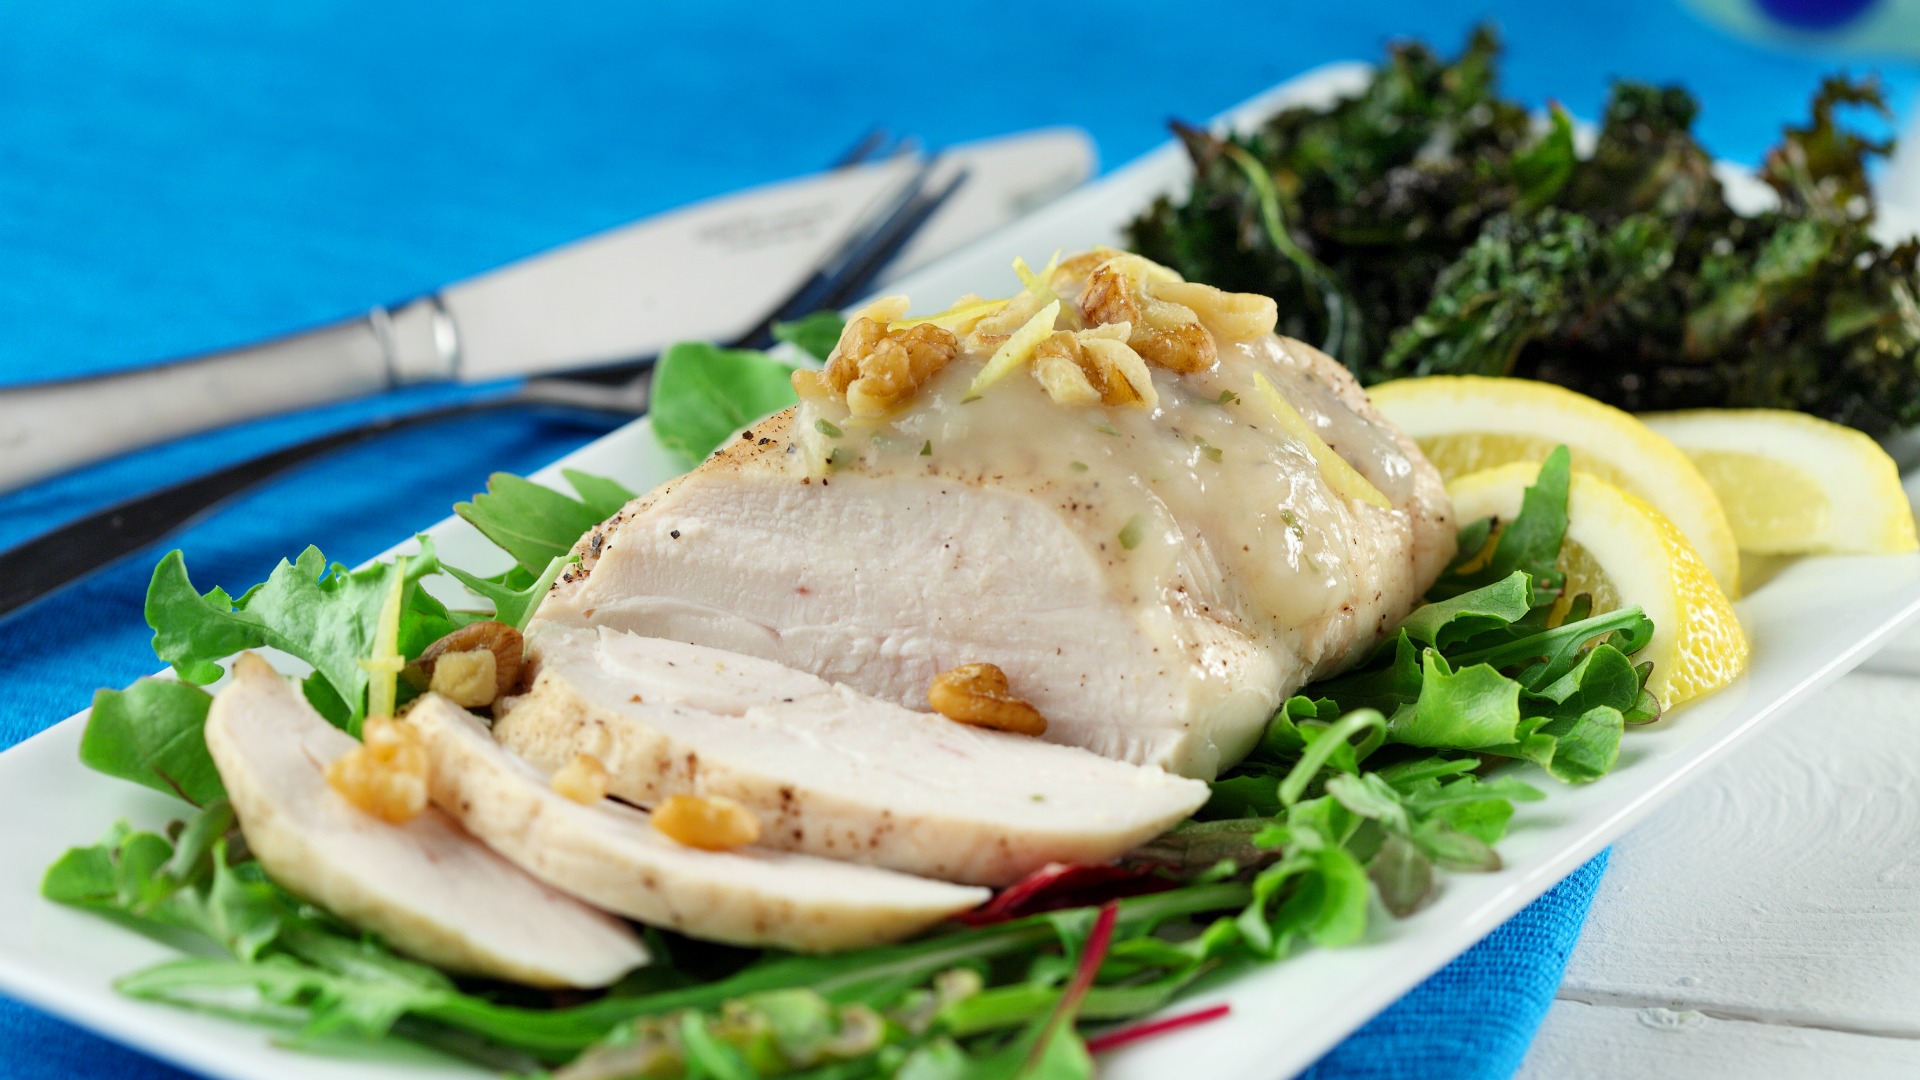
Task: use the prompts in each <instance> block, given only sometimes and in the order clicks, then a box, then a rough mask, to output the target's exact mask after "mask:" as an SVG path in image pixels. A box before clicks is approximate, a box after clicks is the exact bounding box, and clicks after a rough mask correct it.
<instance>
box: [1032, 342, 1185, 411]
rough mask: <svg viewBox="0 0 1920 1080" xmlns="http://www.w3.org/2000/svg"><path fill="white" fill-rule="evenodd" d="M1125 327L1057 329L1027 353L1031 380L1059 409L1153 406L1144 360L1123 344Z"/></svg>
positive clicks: (1155, 399) (1153, 395)
mask: <svg viewBox="0 0 1920 1080" xmlns="http://www.w3.org/2000/svg"><path fill="white" fill-rule="evenodd" d="M1130 332H1131V328H1130V327H1129V326H1128V325H1127V324H1126V323H1118V324H1114V325H1111V326H1100V327H1095V328H1094V329H1091V330H1079V331H1073V330H1059V331H1055V332H1054V333H1053V335H1052V336H1050V337H1048V338H1047V339H1046V340H1045V341H1042V342H1041V343H1040V344H1039V345H1038V346H1037V347H1036V348H1035V349H1034V351H1033V377H1034V378H1035V379H1036V380H1038V381H1039V383H1040V385H1041V386H1042V387H1045V388H1046V391H1047V396H1048V397H1050V398H1052V399H1053V400H1054V402H1055V403H1056V404H1059V405H1096V404H1098V405H1140V406H1145V407H1148V408H1151V407H1152V406H1154V405H1156V404H1158V403H1159V394H1158V393H1157V392H1156V391H1155V390H1154V388H1153V377H1152V376H1151V375H1149V374H1148V372H1147V362H1146V361H1145V360H1143V359H1141V358H1140V354H1139V353H1136V352H1134V351H1133V348H1132V347H1131V346H1129V345H1128V344H1127V338H1128V337H1129V336H1130Z"/></svg>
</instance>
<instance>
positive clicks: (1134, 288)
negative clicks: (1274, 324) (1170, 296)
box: [1080, 255, 1219, 373]
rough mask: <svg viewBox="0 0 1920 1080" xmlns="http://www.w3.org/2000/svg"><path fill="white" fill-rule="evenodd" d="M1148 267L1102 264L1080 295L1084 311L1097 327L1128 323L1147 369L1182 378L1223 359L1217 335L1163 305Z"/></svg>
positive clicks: (1185, 310)
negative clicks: (1154, 366) (1156, 367)
mask: <svg viewBox="0 0 1920 1080" xmlns="http://www.w3.org/2000/svg"><path fill="white" fill-rule="evenodd" d="M1140 264H1145V266H1146V267H1151V266H1153V264H1152V263H1148V262H1147V261H1146V260H1145V259H1142V258H1140V257H1139V256H1137V255H1123V256H1120V257H1118V258H1113V259H1108V260H1107V261H1106V262H1104V263H1101V264H1100V265H1099V266H1098V267H1095V268H1094V271H1093V273H1092V274H1091V275H1089V276H1088V278H1087V287H1086V288H1085V289H1084V290H1082V291H1081V293H1080V310H1081V311H1082V312H1084V313H1085V314H1086V317H1087V321H1088V322H1090V323H1093V324H1094V325H1096V326H1098V325H1102V324H1106V323H1126V324H1127V325H1128V326H1129V327H1130V328H1131V331H1132V332H1131V334H1130V335H1129V336H1128V338H1127V344H1128V345H1131V346H1132V347H1133V351H1134V352H1137V353H1139V354H1140V355H1141V356H1142V357H1144V358H1145V359H1146V360H1147V362H1148V363H1153V364H1158V365H1160V366H1161V367H1163V368H1166V369H1167V370H1169V371H1178V372H1182V373H1187V372H1194V371H1205V370H1206V369H1207V368H1210V367H1212V366H1213V363H1214V360H1215V359H1216V358H1218V356H1219V350H1218V349H1216V348H1215V347H1214V343H1213V335H1212V334H1210V333H1208V332H1207V328H1206V327H1205V326H1202V325H1201V323H1200V316H1199V315H1197V314H1195V312H1194V310H1193V309H1192V308H1190V307H1185V306H1183V305H1180V304H1176V303H1172V302H1170V301H1166V300H1161V299H1158V298H1157V297H1155V296H1154V295H1153V293H1152V290H1151V286H1150V285H1149V283H1148V281H1147V276H1148V272H1147V271H1146V269H1145V268H1144V267H1143V266H1141V265H1140Z"/></svg>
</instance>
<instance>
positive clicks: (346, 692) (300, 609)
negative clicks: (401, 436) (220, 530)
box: [147, 537, 452, 731]
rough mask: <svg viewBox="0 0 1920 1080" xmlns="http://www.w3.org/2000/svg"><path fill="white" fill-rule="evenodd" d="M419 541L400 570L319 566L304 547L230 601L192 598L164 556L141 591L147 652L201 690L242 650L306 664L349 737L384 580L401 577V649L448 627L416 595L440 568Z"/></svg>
mask: <svg viewBox="0 0 1920 1080" xmlns="http://www.w3.org/2000/svg"><path fill="white" fill-rule="evenodd" d="M420 543H421V548H420V552H419V553H418V554H416V555H412V556H409V557H408V558H407V559H406V560H405V567H404V568H403V569H402V568H398V567H396V566H395V564H393V563H375V564H374V565H372V566H369V567H367V568H366V569H364V570H348V569H347V568H346V567H344V566H342V565H340V564H339V563H334V564H332V565H329V564H328V563H327V560H326V557H325V556H323V555H322V554H321V553H320V549H319V548H313V547H309V548H307V549H306V550H305V551H303V552H301V553H300V556H299V558H297V559H296V560H294V561H293V562H287V561H285V560H282V561H281V563H280V565H279V566H277V567H275V568H274V571H273V573H272V574H270V575H269V576H268V577H267V580H266V581H265V582H264V583H263V584H260V585H257V586H255V587H254V588H252V589H249V590H248V591H247V592H246V594H245V595H243V596H241V597H240V598H239V599H238V600H235V599H234V598H232V597H231V596H229V595H228V594H227V592H226V591H225V590H224V589H219V588H215V589H213V590H211V591H209V592H207V593H206V594H205V595H204V596H203V595H201V594H200V593H199V592H198V591H196V590H195V589H194V587H193V582H192V581H191V580H189V579H188V577H187V568H186V561H185V559H184V558H183V557H182V556H181V554H180V552H178V551H174V552H172V553H170V554H168V555H167V556H166V558H164V559H162V560H161V561H160V565H159V566H157V567H155V568H154V571H153V581H152V583H151V584H150V585H149V586H148V588H147V624H148V625H149V626H151V627H153V630H154V637H153V651H154V652H155V653H156V654H157V655H158V656H159V657H160V659H162V660H165V661H166V662H168V663H169V664H172V665H173V669H174V671H175V672H177V673H178V674H179V676H180V677H181V678H182V679H185V680H186V681H188V682H191V683H201V684H204V683H210V682H213V681H214V680H215V679H218V678H219V677H220V675H221V668H220V665H219V663H218V661H220V660H224V659H226V658H227V657H229V656H232V655H233V654H235V653H237V652H240V651H241V650H243V649H253V648H259V647H262V646H266V647H269V648H274V649H279V650H281V651H282V652H285V653H289V654H291V655H293V656H296V657H299V658H300V659H301V660H304V661H306V662H307V663H308V664H311V665H313V668H314V670H315V671H316V672H317V673H318V674H319V675H320V676H321V677H322V678H324V679H325V681H326V682H327V684H328V689H329V690H331V692H332V693H333V695H334V696H335V697H336V698H337V699H338V701H339V702H340V704H342V705H344V706H345V708H346V717H347V723H346V725H345V726H346V727H347V729H348V730H349V731H353V730H355V729H356V728H357V726H358V724H359V722H360V720H361V719H362V718H363V717H364V716H365V715H366V698H367V687H368V685H369V681H370V679H369V675H368V673H367V670H366V668H364V667H362V666H361V664H360V661H361V660H362V659H364V658H366V657H368V656H371V655H372V650H373V643H374V636H375V634H376V632H377V630H378V626H379V620H380V611H381V608H382V606H383V605H384V604H385V603H386V600H387V597H388V594H389V593H390V592H391V591H392V588H393V578H394V577H395V576H396V575H399V576H400V577H401V579H402V581H401V584H400V588H401V590H402V594H403V597H404V599H403V601H402V612H403V614H402V616H401V619H402V635H401V636H402V640H403V641H418V640H419V639H420V638H422V637H426V638H427V640H429V641H430V640H433V639H435V638H438V637H440V636H442V635H443V634H445V633H447V632H448V631H450V630H451V629H452V622H451V620H450V619H449V617H448V614H447V610H446V608H445V607H444V606H443V605H441V604H440V602H439V601H437V600H435V599H433V598H432V597H431V596H430V595H428V594H427V592H426V591H425V590H424V589H421V588H419V584H418V583H419V581H420V579H421V578H423V577H427V576H428V575H431V574H433V573H436V572H437V571H438V570H439V569H440V564H439V559H438V558H436V557H435V555H434V551H433V543H432V541H431V540H429V539H427V538H425V537H422V538H421V541H420ZM409 627H411V632H410V633H409V631H408V628H409ZM429 635H430V636H429ZM309 696H312V695H311V694H310V695H309ZM330 718H331V717H330Z"/></svg>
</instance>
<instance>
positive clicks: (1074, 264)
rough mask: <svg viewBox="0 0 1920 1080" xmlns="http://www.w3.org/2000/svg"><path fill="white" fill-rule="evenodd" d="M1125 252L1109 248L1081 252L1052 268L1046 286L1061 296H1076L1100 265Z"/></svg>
mask: <svg viewBox="0 0 1920 1080" xmlns="http://www.w3.org/2000/svg"><path fill="white" fill-rule="evenodd" d="M1125 254H1126V252H1124V251H1120V250H1118V249H1115V248H1110V247H1104V246H1102V247H1097V248H1094V249H1093V250H1092V251H1083V252H1081V253H1080V254H1078V255H1075V256H1073V257H1072V258H1069V259H1067V260H1065V261H1063V262H1061V264H1060V265H1059V266H1056V267H1054V268H1053V274H1052V276H1050V277H1049V278H1048V279H1047V284H1049V285H1051V286H1053V289H1054V291H1055V292H1058V293H1060V294H1061V295H1069V294H1073V295H1077V294H1078V293H1079V292H1080V291H1081V290H1082V289H1084V288H1086V287H1087V279H1088V278H1090V277H1092V276H1093V272H1094V271H1095V270H1097V269H1099V268H1100V266H1101V264H1103V263H1106V262H1110V261H1112V260H1113V259H1116V258H1118V257H1120V256H1121V255H1125Z"/></svg>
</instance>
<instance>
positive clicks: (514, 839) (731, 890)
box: [407, 694, 991, 952]
mask: <svg viewBox="0 0 1920 1080" xmlns="http://www.w3.org/2000/svg"><path fill="white" fill-rule="evenodd" d="M407 722H408V723H409V724H412V725H413V726H414V729H415V730H417V731H419V732H420V734H421V735H422V737H423V738H424V739H425V741H426V745H427V753H428V757H429V758H430V760H431V761H432V763H433V764H432V779H431V788H432V792H433V802H434V805H436V806H438V807H440V808H441V809H442V810H445V811H446V812H447V813H448V814H449V815H451V816H452V817H453V818H455V819H456V820H458V821H459V822H460V823H461V824H462V825H464V826H465V827H466V828H467V831H468V832H471V833H472V834H473V835H475V836H477V837H479V838H480V839H481V840H484V841H486V843H487V844H488V846H490V847H492V848H493V849H494V850H495V851H497V852H499V853H500V854H502V855H504V856H506V857H507V858H508V859H509V860H511V861H512V862H513V863H514V864H515V865H517V866H519V867H521V868H522V869H524V870H526V871H527V872H528V873H530V874H532V875H533V876H535V877H537V878H539V879H540V880H542V881H544V882H546V883H547V884H549V885H552V886H553V887H554V888H557V889H560V890H562V891H564V892H567V893H569V894H571V895H573V896H577V897H580V898H581V899H583V900H586V901H589V902H591V903H593V904H596V905H598V906H600V907H602V908H605V909H606V910H608V911H612V912H616V913H618V914H621V915H625V916H627V917H628V918H631V919H637V920H639V921H641V922H644V923H648V924H650V925H653V926H661V927H665V928H667V929H669V930H677V931H679V932H681V933H683V934H691V935H693V936H694V937H698V938H703V939H706V940H708V941H724V942H727V943H729V944H734V945H772V946H777V947H779V948H783V949H795V950H799V951H801V952H826V951H829V950H834V949H851V948H856V947H859V946H862V945H875V944H880V943H883V942H889V941H898V940H900V939H901V938H904V937H909V936H911V935H913V934H917V933H919V932H920V931H922V930H925V929H926V928H927V927H929V926H932V925H933V924H934V923H937V922H939V921H940V920H941V919H944V918H946V917H947V916H949V915H953V914H956V913H958V912H961V911H965V910H967V909H968V908H972V907H977V906H979V905H980V904H982V903H984V902H985V901H986V899H987V897H988V896H989V895H991V894H990V893H989V892H988V891H987V890H986V889H977V888H967V887H963V886H959V885H950V884H947V883H945V882H939V881H928V880H926V879H924V878H916V877H909V876H908V875H906V874H896V873H893V872H892V871H889V870H877V869H874V868H872V867H868V866H858V865H855V864H852V863H843V862H836V861H833V860H830V859H816V858H813V857H811V856H807V855H793V854H788V853H786V852H780V851H770V850H767V849H764V848H750V847H749V848H736V849H734V850H731V851H702V850H700V849H698V848H691V847H687V846H685V845H682V844H680V843H677V842H675V841H674V840H672V839H669V838H668V837H667V836H665V835H663V834H662V833H660V832H659V831H658V830H656V829H654V827H653V825H652V824H651V822H650V821H649V820H648V817H647V815H646V814H645V813H644V812H642V811H639V810H635V809H633V808H632V807H629V806H624V805H622V804H620V803H617V802H615V801H613V800H611V799H602V800H601V801H600V802H598V803H596V804H594V805H591V806H584V805H581V804H580V803H576V802H574V801H572V800H571V799H568V798H566V797H564V796H562V795H560V794H558V793H556V792H555V791H554V790H553V789H552V787H551V786H550V784H549V781H548V778H547V776H546V775H545V774H543V773H541V772H540V771H538V770H537V769H535V768H533V767H532V766H531V765H529V764H528V763H527V762H526V761H524V760H522V759H520V758H517V757H515V756H514V755H513V754H511V753H509V752H508V751H507V750H506V749H505V748H504V747H502V746H501V745H500V744H499V743H497V742H495V741H494V739H493V736H491V735H489V734H488V733H487V730H486V728H484V727H482V726H481V724H480V722H479V721H478V720H476V719H474V718H473V716H472V715H471V714H469V713H468V712H467V711H466V710H465V709H462V708H461V707H460V706H458V705H455V704H454V703H452V702H451V701H448V700H447V699H446V698H443V697H440V696H439V695H437V694H430V695H428V696H427V697H425V698H423V699H421V700H420V701H419V702H417V703H415V705H414V706H413V708H412V709H411V710H409V711H408V713H407Z"/></svg>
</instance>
